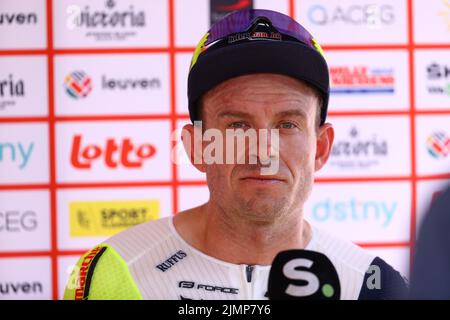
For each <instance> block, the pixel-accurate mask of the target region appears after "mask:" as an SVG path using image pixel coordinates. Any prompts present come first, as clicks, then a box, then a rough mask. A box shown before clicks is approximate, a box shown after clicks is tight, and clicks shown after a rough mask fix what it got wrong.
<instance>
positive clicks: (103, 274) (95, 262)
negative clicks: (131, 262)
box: [64, 244, 142, 300]
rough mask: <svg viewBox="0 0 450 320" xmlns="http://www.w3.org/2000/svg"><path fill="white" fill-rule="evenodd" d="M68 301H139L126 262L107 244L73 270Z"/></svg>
mask: <svg viewBox="0 0 450 320" xmlns="http://www.w3.org/2000/svg"><path fill="white" fill-rule="evenodd" d="M64 299H65V300H87V299H91V300H100V299H104V300H140V299H142V296H141V294H140V292H139V289H138V288H137V286H136V283H135V282H134V280H133V277H132V276H131V274H130V272H129V270H128V266H127V264H126V262H125V261H124V260H123V259H122V257H121V256H120V255H119V254H118V253H117V252H116V251H115V250H114V248H112V247H111V246H109V245H107V244H103V245H99V246H97V247H95V248H93V249H92V250H90V251H88V252H87V253H85V254H84V255H83V256H82V257H81V258H80V259H79V260H78V263H77V264H76V266H75V267H74V269H73V271H72V274H71V275H70V278H69V282H68V284H67V286H66V291H65V293H64Z"/></svg>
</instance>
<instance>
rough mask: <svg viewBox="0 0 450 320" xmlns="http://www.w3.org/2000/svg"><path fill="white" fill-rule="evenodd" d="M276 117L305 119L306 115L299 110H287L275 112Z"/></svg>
mask: <svg viewBox="0 0 450 320" xmlns="http://www.w3.org/2000/svg"><path fill="white" fill-rule="evenodd" d="M276 115H277V116H278V117H302V118H307V116H306V113H305V112H304V111H303V110H301V109H289V110H283V111H280V112H277V113H276Z"/></svg>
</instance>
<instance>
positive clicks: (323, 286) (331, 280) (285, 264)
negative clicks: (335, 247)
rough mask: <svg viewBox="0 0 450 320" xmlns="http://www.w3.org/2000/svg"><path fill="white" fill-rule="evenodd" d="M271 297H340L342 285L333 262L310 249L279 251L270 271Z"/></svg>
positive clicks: (274, 298) (276, 298)
mask: <svg viewBox="0 0 450 320" xmlns="http://www.w3.org/2000/svg"><path fill="white" fill-rule="evenodd" d="M268 296H269V299H270V300H339V299H340V297H341V286H340V283H339V277H338V274H337V271H336V269H335V267H334V266H333V263H332V262H331V261H330V259H328V258H327V257H326V256H325V255H323V254H321V253H319V252H315V251H308V250H287V251H282V252H280V253H278V254H277V256H276V257H275V259H274V260H273V263H272V267H271V269H270V274H269V284H268Z"/></svg>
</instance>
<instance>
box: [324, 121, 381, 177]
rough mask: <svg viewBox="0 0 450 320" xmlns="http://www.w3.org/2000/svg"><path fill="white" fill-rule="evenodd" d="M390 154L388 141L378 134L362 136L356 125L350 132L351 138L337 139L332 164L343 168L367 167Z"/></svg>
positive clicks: (332, 152) (332, 151)
mask: <svg viewBox="0 0 450 320" xmlns="http://www.w3.org/2000/svg"><path fill="white" fill-rule="evenodd" d="M388 154H389V146H388V142H387V140H385V139H380V138H378V136H377V135H376V134H373V135H372V136H371V137H370V138H361V137H360V132H359V130H358V129H357V128H356V127H352V128H351V130H350V132H349V139H346V140H337V141H336V142H335V143H334V145H333V148H332V150H331V158H330V165H331V166H337V167H339V168H341V169H367V168H370V167H373V166H377V165H379V164H380V159H384V158H386V157H387V156H388Z"/></svg>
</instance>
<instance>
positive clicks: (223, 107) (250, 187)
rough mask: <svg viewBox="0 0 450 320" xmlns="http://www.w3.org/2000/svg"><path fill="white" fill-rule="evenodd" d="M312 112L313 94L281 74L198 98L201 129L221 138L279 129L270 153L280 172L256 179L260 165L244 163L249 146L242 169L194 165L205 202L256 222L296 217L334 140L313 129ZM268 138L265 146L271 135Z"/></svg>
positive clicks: (327, 131) (326, 130) (241, 81)
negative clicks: (202, 175) (229, 132)
mask: <svg viewBox="0 0 450 320" xmlns="http://www.w3.org/2000/svg"><path fill="white" fill-rule="evenodd" d="M317 112H319V107H318V98H317V96H316V94H315V93H314V91H313V90H312V89H311V88H310V87H308V86H306V85H305V84H303V83H302V82H300V81H298V80H296V79H293V78H290V77H287V76H283V75H275V74H254V75H246V76H241V77H237V78H233V79H230V80H228V81H226V82H223V83H221V84H220V85H219V86H217V87H215V88H214V89H212V90H210V91H209V92H208V93H207V94H206V95H205V96H204V99H203V106H202V120H203V129H204V130H205V129H211V128H215V129H219V130H220V131H221V132H222V133H223V136H224V137H225V130H226V129H243V130H244V131H245V130H252V129H253V130H256V131H257V132H259V130H261V129H266V130H267V131H268V132H270V130H271V129H278V136H279V149H278V152H275V153H278V154H271V156H272V160H273V157H277V156H278V158H277V160H278V167H279V169H278V171H277V172H275V173H274V174H271V175H263V174H261V168H262V167H263V165H262V164H261V163H260V162H259V161H258V163H257V164H249V163H248V162H249V159H250V158H251V157H252V156H254V155H255V153H253V152H252V151H249V148H248V144H246V150H245V153H246V164H237V163H236V161H235V162H234V164H210V165H201V166H197V168H199V169H200V170H201V171H204V172H206V177H207V181H208V186H209V189H210V201H212V202H214V203H215V204H216V205H217V206H219V208H220V209H222V211H223V212H226V213H227V214H234V215H239V216H241V217H243V218H245V219H249V220H252V221H255V222H260V223H271V222H273V221H275V220H276V219H278V218H280V217H284V216H286V215H287V214H289V213H292V212H296V213H298V209H301V208H302V207H303V203H304V202H305V201H306V199H307V198H308V196H309V194H310V191H311V187H312V184H313V174H314V172H315V171H316V170H318V169H320V168H321V167H322V165H323V164H324V163H325V162H326V160H327V158H328V155H329V151H330V148H331V144H332V140H333V128H332V127H331V125H329V124H326V125H324V126H321V127H320V128H318V129H317V127H316V117H317ZM191 129H192V128H191ZM268 139H269V142H270V135H269V138H268ZM259 143H261V141H259V140H258V144H259ZM224 144H225V143H224ZM269 149H270V148H269ZM227 151H228V152H229V150H227V148H226V146H225V147H224V152H227ZM275 151H276V150H275ZM268 155H269V153H268ZM296 209H297V210H296Z"/></svg>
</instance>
